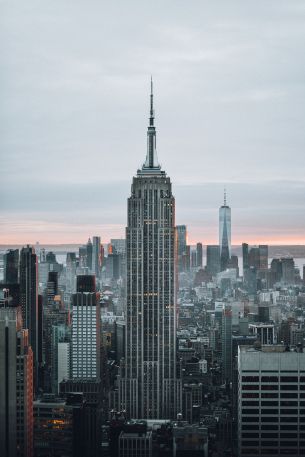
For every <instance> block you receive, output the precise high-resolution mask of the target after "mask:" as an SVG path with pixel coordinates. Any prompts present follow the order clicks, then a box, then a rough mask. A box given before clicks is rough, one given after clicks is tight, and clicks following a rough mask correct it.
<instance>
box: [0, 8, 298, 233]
mask: <svg viewBox="0 0 305 457" xmlns="http://www.w3.org/2000/svg"><path fill="white" fill-rule="evenodd" d="M0 8H1V11H0V53H1V56H2V58H1V62H0V75H1V76H0V78H1V79H0V91H1V98H2V106H1V107H0V153H1V170H2V177H1V184H0V186H1V197H0V199H1V207H2V215H3V218H4V219H5V221H6V222H5V227H6V230H9V227H10V222H9V221H11V226H13V225H14V224H15V223H16V221H17V220H18V217H20V220H22V221H27V222H26V223H28V224H29V223H31V221H37V220H42V221H51V220H54V217H55V218H56V220H57V218H58V220H60V222H61V223H62V224H67V226H69V223H70V221H75V220H76V219H77V221H78V222H77V223H78V224H79V226H80V227H81V224H82V218H81V215H83V219H86V221H84V222H83V224H84V225H83V227H84V231H85V230H90V224H102V223H105V224H108V225H109V224H111V223H113V224H118V225H120V224H122V225H123V226H124V224H125V215H126V198H127V196H128V194H129V189H130V182H131V177H132V175H133V174H134V173H135V171H136V169H137V168H138V167H139V166H140V165H141V163H142V162H143V160H144V157H145V152H146V151H145V147H146V125H147V112H148V109H147V108H148V86H149V77H150V74H151V73H153V75H154V80H155V92H156V95H155V99H156V122H157V129H158V133H157V134H158V137H157V145H158V155H159V159H160V161H161V163H162V165H163V166H164V168H165V169H166V170H167V172H168V173H169V175H170V176H171V177H172V180H173V183H174V188H175V189H176V190H175V193H176V201H177V203H176V204H177V218H178V222H179V223H183V222H186V223H188V224H189V226H190V232H191V233H194V237H198V236H199V235H200V230H201V228H200V224H202V232H204V233H203V235H202V237H204V236H205V233H206V234H207V235H206V236H212V233H215V231H216V232H217V228H216V227H217V208H218V206H219V204H220V202H221V198H222V197H221V195H222V187H223V185H224V184H227V186H228V188H229V194H230V198H231V199H232V207H235V209H234V217H235V219H234V223H235V224H236V225H235V233H236V234H238V237H241V236H244V237H245V238H246V237H247V236H248V235H249V236H251V237H254V236H255V233H258V234H259V235H260V236H261V234H265V235H266V237H269V238H270V239H271V238H272V236H273V234H274V233H275V232H276V233H279V234H280V236H282V238H285V237H289V236H290V234H291V233H292V232H293V233H294V232H296V231H297V230H299V238H301V237H303V239H304V230H302V228H303V227H304V225H305V224H304V217H303V215H302V214H303V213H304V170H305V159H304V157H305V155H304V146H305V140H304V127H305V125H304V123H305V122H304V121H305V116H304V115H305V112H304V106H305V88H304V80H305V67H304V63H303V61H304V58H303V53H304V45H305V5H304V2H303V0H295V1H293V2H287V1H284V0H283V1H282V0H270V1H268V2H266V1H265V0H259V1H256V2H248V1H244V0H243V1H242V0H235V1H234V2H227V1H225V0H222V1H219V2H210V1H202V2H197V1H194V2H188V3H187V4H186V3H185V2H182V1H169V2H164V1H162V2H161V1H155V2H154V3H153V6H152V4H151V3H146V2H142V1H141V2H140V1H130V2H124V1H118V2H112V3H111V2H106V1H97V0H91V1H90V2H83V1H77V2H71V1H68V0H64V1H63V0H61V1H59V0H54V1H52V2H43V3H42V2H40V1H38V0H29V1H27V2H18V1H16V2H14V1H13V2H12V1H8V0H4V1H2V3H1V5H0ZM215 215H216V216H215ZM10 218H11V219H10ZM86 224H89V227H88V225H86ZM80 230H81V229H80ZM105 233H106V231H105ZM233 233H234V230H233ZM4 236H6V235H4ZM18 236H19V235H18ZM41 236H43V232H41ZM109 236H111V233H109ZM26 241H27V240H24V239H22V240H21V242H26Z"/></svg>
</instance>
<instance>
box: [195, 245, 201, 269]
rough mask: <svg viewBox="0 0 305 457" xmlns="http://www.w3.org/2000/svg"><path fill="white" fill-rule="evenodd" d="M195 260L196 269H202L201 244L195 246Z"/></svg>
mask: <svg viewBox="0 0 305 457" xmlns="http://www.w3.org/2000/svg"><path fill="white" fill-rule="evenodd" d="M196 259H197V267H199V268H201V267H202V243H197V244H196Z"/></svg>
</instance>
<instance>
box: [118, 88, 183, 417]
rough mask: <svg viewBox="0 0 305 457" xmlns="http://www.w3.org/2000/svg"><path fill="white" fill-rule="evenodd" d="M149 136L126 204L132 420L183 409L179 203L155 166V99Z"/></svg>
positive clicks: (127, 380)
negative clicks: (179, 340)
mask: <svg viewBox="0 0 305 457" xmlns="http://www.w3.org/2000/svg"><path fill="white" fill-rule="evenodd" d="M147 135H148V137H147V142H148V145H147V149H148V151H147V157H146V161H145V163H144V165H143V167H142V169H141V170H138V172H137V176H136V177H134V178H133V183H132V188H131V196H130V197H129V199H128V226H127V229H126V249H127V251H126V256H127V258H126V260H127V307H126V353H125V361H124V364H123V365H122V376H121V379H120V389H119V401H120V404H121V406H122V407H123V408H124V409H126V411H127V414H128V415H129V416H130V417H133V418H143V419H144V418H146V419H149V418H174V417H175V416H176V414H177V412H179V411H180V408H181V387H180V382H179V380H177V377H176V322H177V308H176V257H177V253H176V249H177V248H176V229H175V199H174V196H173V194H172V187H171V182H170V178H169V177H168V176H167V175H166V173H165V171H163V170H161V167H160V165H159V164H158V160H157V155H156V130H155V127H154V111H153V95H152V93H151V109H150V122H149V127H148V133H147Z"/></svg>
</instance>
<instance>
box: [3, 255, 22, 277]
mask: <svg viewBox="0 0 305 457" xmlns="http://www.w3.org/2000/svg"><path fill="white" fill-rule="evenodd" d="M3 267H4V269H3V272H4V282H5V283H6V284H17V283H18V267H19V249H10V250H9V251H8V252H6V253H5V254H4V256H3Z"/></svg>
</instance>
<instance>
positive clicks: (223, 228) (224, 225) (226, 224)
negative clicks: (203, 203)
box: [219, 191, 231, 271]
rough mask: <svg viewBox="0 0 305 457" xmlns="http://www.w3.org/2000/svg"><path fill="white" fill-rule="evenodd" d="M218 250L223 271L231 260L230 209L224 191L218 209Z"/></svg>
mask: <svg viewBox="0 0 305 457" xmlns="http://www.w3.org/2000/svg"><path fill="white" fill-rule="evenodd" d="M219 248H220V267H221V271H223V270H226V268H227V265H228V262H229V260H230V258H231V208H230V207H229V206H228V205H227V196H226V191H225V192H224V202H223V205H222V206H221V207H220V208H219Z"/></svg>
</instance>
